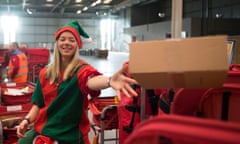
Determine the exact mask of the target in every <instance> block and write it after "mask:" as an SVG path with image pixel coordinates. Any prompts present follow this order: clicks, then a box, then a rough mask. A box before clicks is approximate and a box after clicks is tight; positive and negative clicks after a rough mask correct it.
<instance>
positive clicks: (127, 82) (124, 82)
mask: <svg viewBox="0 0 240 144" xmlns="http://www.w3.org/2000/svg"><path fill="white" fill-rule="evenodd" d="M127 70H128V64H124V65H123V67H122V68H121V69H120V70H119V71H118V72H116V73H115V74H114V75H113V76H112V78H111V80H110V86H111V87H112V88H113V89H115V90H116V92H117V95H118V97H119V98H120V93H121V92H122V93H124V94H125V95H126V96H128V97H130V96H131V95H134V96H137V92H136V91H135V90H134V89H133V88H132V87H131V84H138V83H137V81H136V80H134V79H132V78H129V77H127V76H125V75H123V73H124V72H125V71H127Z"/></svg>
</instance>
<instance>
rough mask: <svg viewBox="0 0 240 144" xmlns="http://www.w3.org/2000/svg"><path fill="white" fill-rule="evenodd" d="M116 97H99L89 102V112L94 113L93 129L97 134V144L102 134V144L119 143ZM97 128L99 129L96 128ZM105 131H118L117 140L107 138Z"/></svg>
mask: <svg viewBox="0 0 240 144" xmlns="http://www.w3.org/2000/svg"><path fill="white" fill-rule="evenodd" d="M116 103H117V102H116V99H115V97H97V98H94V99H92V100H90V102H89V110H90V111H91V113H92V115H93V116H92V121H93V124H92V128H93V130H94V133H95V136H96V135H97V136H96V137H95V138H97V140H95V144H97V143H98V133H100V136H101V137H100V144H103V143H104V141H115V142H116V143H117V141H118V112H117V105H116ZM95 126H96V127H97V129H96V128H95ZM105 130H116V136H115V138H105V137H104V131H105Z"/></svg>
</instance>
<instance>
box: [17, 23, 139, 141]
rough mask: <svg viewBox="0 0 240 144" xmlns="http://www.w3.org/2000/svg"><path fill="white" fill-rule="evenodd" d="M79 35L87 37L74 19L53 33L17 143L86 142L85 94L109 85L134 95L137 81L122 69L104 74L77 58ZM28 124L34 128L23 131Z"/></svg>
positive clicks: (86, 102)
mask: <svg viewBox="0 0 240 144" xmlns="http://www.w3.org/2000/svg"><path fill="white" fill-rule="evenodd" d="M80 36H83V37H86V38H90V37H89V35H88V34H87V33H86V32H84V31H83V29H82V28H81V27H80V25H79V23H78V21H77V20H72V21H70V22H68V23H66V24H65V25H64V26H63V27H61V28H60V29H58V30H57V32H56V33H55V38H56V44H55V47H54V55H53V59H52V61H51V62H50V63H49V65H48V66H47V67H45V68H43V69H42V70H41V71H40V74H39V80H38V81H37V83H36V87H35V89H34V93H33V95H32V102H33V107H32V108H31V110H30V112H29V113H28V114H27V115H26V116H25V119H23V121H22V122H21V123H20V125H19V127H18V128H17V135H18V137H19V138H20V139H19V141H18V143H19V144H26V143H32V142H34V144H39V143H48V142H50V143H48V144H53V143H54V142H58V143H74V144H80V143H81V144H82V143H84V144H89V143H90V142H89V139H88V133H89V131H90V123H89V119H88V116H87V113H86V111H87V109H88V96H91V97H92V98H95V97H97V96H99V95H100V90H102V89H106V88H109V87H112V88H113V89H114V90H116V92H117V93H119V92H120V91H122V92H124V93H125V94H126V96H130V95H135V96H136V95H137V94H136V92H135V91H134V90H133V89H132V88H131V86H130V84H132V83H133V84H135V83H137V82H136V81H135V80H133V79H131V78H128V77H125V76H124V75H123V74H122V72H123V71H124V69H125V68H121V69H120V70H119V71H117V72H116V73H114V74H113V75H112V76H104V75H103V74H102V73H100V72H99V71H98V70H96V69H95V68H94V67H93V66H91V65H90V64H88V63H86V62H85V61H84V60H82V59H80V57H79V53H78V52H79V49H80V48H82V41H81V38H80ZM30 123H34V129H32V130H30V131H28V132H27V133H26V134H25V132H26V130H27V127H28V125H29V124H30Z"/></svg>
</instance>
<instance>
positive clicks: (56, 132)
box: [19, 64, 101, 144]
mask: <svg viewBox="0 0 240 144" xmlns="http://www.w3.org/2000/svg"><path fill="white" fill-rule="evenodd" d="M46 70H47V68H44V69H42V70H41V72H40V75H39V80H38V82H37V84H36V87H35V91H34V93H33V96H32V102H33V103H34V104H36V105H37V106H38V107H39V108H40V113H39V115H38V117H37V119H36V120H35V122H34V131H35V133H31V134H30V135H32V137H35V136H36V135H38V134H41V135H44V136H47V137H50V138H52V139H54V140H56V141H58V143H59V144H89V140H88V133H89V131H90V124H89V119H88V115H87V108H88V95H91V97H96V96H99V95H100V91H93V90H90V89H89V88H88V87H87V84H86V83H87V80H88V79H89V78H90V77H93V76H96V75H101V73H99V72H98V71H97V70H96V69H94V68H93V67H92V66H90V65H87V64H81V66H80V67H79V68H78V69H77V70H76V72H75V74H74V75H73V76H72V77H71V78H70V79H68V80H65V81H63V80H62V78H63V71H62V72H61V74H60V78H59V79H58V80H57V82H56V83H53V84H50V82H49V80H48V79H46V78H45V74H46ZM21 141H22V142H21ZM23 141H24V139H20V141H19V142H20V143H23Z"/></svg>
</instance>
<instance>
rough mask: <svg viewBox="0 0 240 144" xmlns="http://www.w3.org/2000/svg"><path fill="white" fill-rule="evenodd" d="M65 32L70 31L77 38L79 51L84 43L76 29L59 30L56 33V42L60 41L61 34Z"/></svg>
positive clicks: (64, 28) (67, 27)
mask: <svg viewBox="0 0 240 144" xmlns="http://www.w3.org/2000/svg"><path fill="white" fill-rule="evenodd" d="M64 31H70V32H71V33H72V34H73V35H74V37H75V38H76V40H77V43H78V47H79V49H80V48H82V41H81V37H80V35H79V34H78V32H77V30H76V29H75V28H73V27H70V26H65V27H63V28H61V29H59V30H58V31H56V33H55V38H56V40H57V39H58V37H59V36H60V34H61V33H62V32H64Z"/></svg>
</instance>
